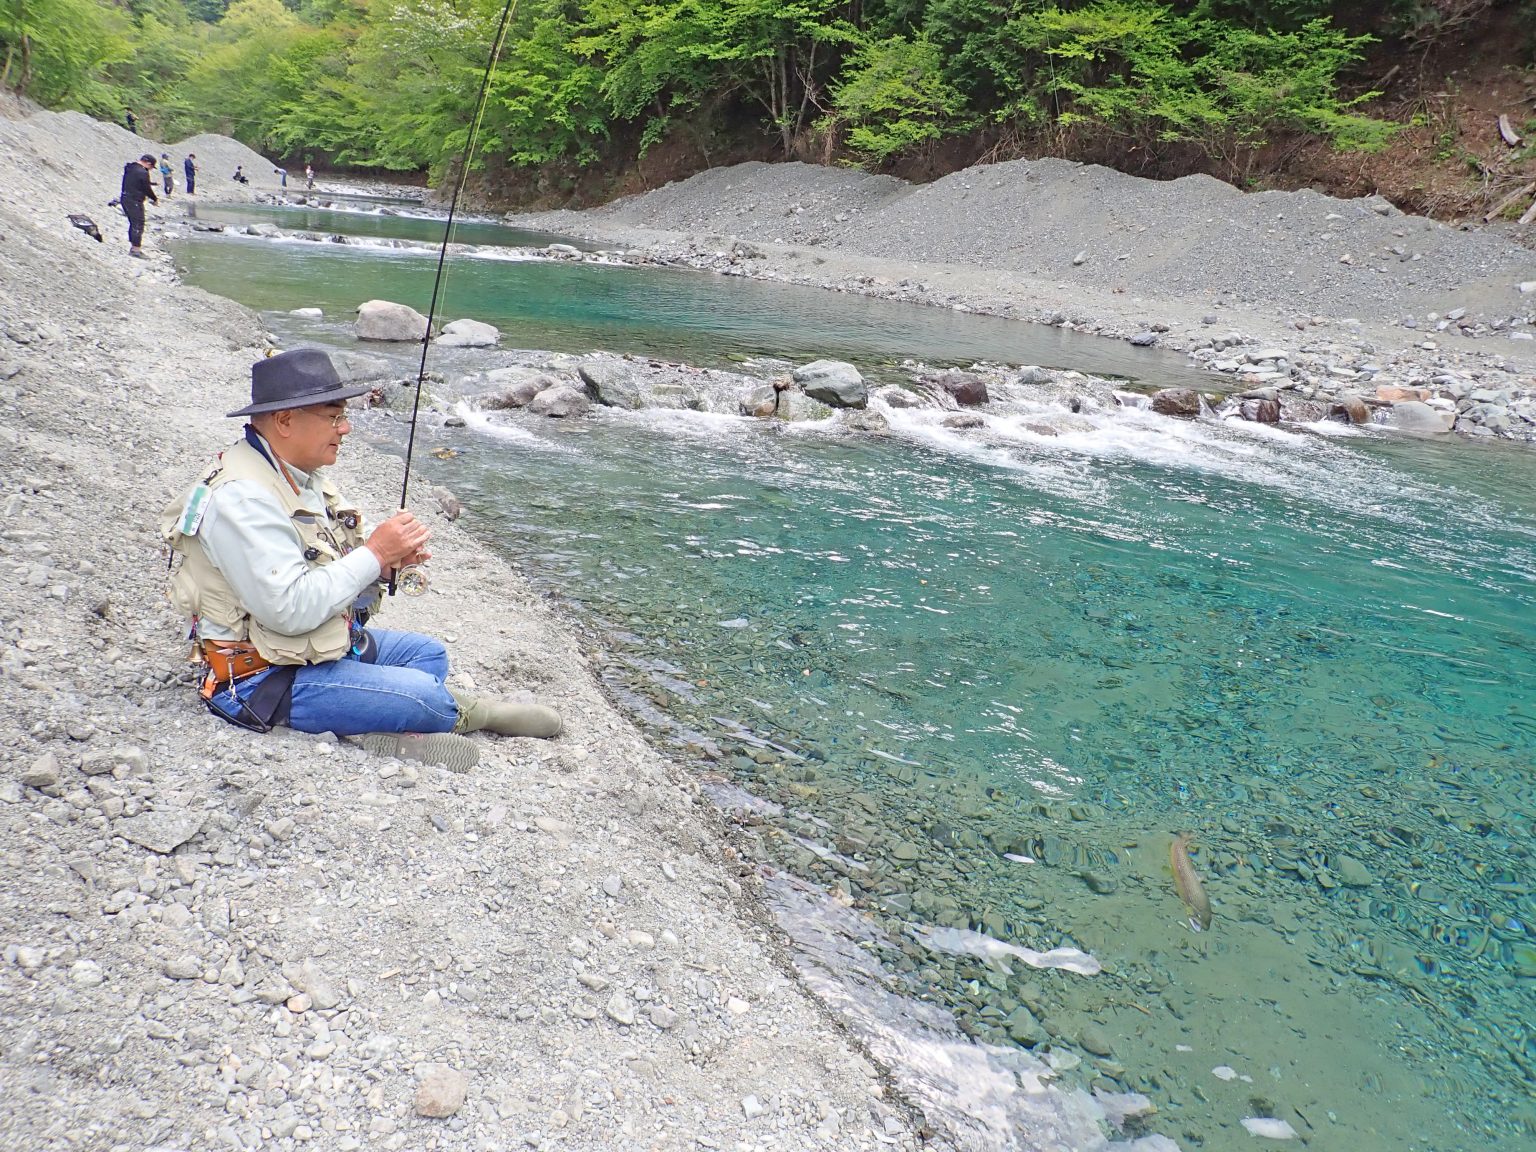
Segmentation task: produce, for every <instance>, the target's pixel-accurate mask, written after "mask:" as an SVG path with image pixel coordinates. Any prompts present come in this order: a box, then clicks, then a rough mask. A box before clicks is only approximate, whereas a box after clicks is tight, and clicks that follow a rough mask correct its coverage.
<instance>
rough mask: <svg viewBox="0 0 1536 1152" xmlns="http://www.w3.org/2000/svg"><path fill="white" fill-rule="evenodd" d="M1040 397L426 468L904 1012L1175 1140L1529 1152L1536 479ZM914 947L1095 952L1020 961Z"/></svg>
mask: <svg viewBox="0 0 1536 1152" xmlns="http://www.w3.org/2000/svg"><path fill="white" fill-rule="evenodd" d="M386 263H387V262H386ZM296 283H298V281H296ZM713 283H714V284H715V285H716V292H717V293H718V294H719V295H721V296H722V297H723V296H725V295H727V294H733V293H735V292H736V290H737V289H738V288H750V287H751V286H749V285H742V284H739V283H737V282H732V281H725V282H721V281H714V282H713ZM299 286H300V287H301V288H307V287H311V286H312V285H311V283H299ZM834 299H836V298H834ZM303 302H306V301H304V300H303V299H290V300H289V301H285V302H283V304H281V305H280V306H285V307H291V306H296V305H297V304H298V303H303ZM631 307H632V308H633V302H631ZM722 307H724V306H723V305H722ZM636 323H637V324H639V323H640V321H636ZM658 339H660V337H658ZM1024 416H1025V414H1021V415H1020V417H1019V418H1018V419H1016V420H1012V421H1010V420H1007V419H1004V420H999V421H996V422H995V424H994V428H995V433H994V434H993V435H992V436H991V437H989V438H988V439H987V440H985V441H978V440H976V439H974V438H966V437H962V436H959V435H957V434H955V433H952V432H950V431H948V430H945V429H942V428H940V427H937V426H936V422H935V418H934V416H933V415H932V414H927V415H925V414H921V413H915V414H914V413H899V414H893V420H894V421H895V428H896V436H895V437H893V439H892V440H890V441H873V440H869V439H860V440H857V441H853V440H844V439H840V438H837V437H835V436H832V435H830V434H828V433H827V432H825V431H823V430H818V429H815V428H805V427H801V428H796V429H792V430H789V431H780V432H773V431H769V430H767V429H765V428H763V427H762V426H760V425H757V424H754V423H750V422H746V421H739V420H734V419H727V418H720V417H703V416H698V415H694V414H683V413H650V414H628V415H618V414H609V413H605V414H602V415H600V416H599V417H598V418H596V419H594V420H591V421H584V422H580V423H576V424H561V423H557V422H549V421H541V420H536V419H533V418H527V417H523V416H521V415H519V414H509V415H498V416H497V417H495V419H494V420H486V419H484V418H474V419H472V426H471V427H470V428H468V429H464V430H449V429H440V428H433V429H427V430H425V432H424V443H423V444H419V445H418V455H417V459H418V460H419V461H422V462H423V463H424V465H425V466H426V467H427V468H428V469H430V470H431V472H432V474H433V479H434V481H436V482H441V483H445V484H447V485H448V486H450V487H452V488H453V489H454V490H455V491H456V492H458V493H459V494H460V496H461V497H463V498H464V499H465V502H466V504H467V505H468V506H469V508H470V513H469V519H467V521H466V523H468V524H470V525H471V526H473V528H474V529H475V530H476V531H477V532H480V533H481V534H482V535H484V536H485V537H486V538H488V539H490V540H492V541H493V542H494V543H495V544H496V546H497V547H499V548H502V549H504V550H505V551H506V552H507V554H508V555H509V556H512V557H514V558H516V559H517V560H518V562H519V563H520V564H521V565H522V566H523V567H524V568H525V570H527V571H529V573H530V574H531V575H532V576H533V578H534V579H535V580H536V581H538V582H539V583H541V585H542V586H543V587H545V588H546V589H548V590H549V591H551V592H552V593H553V594H556V595H558V596H560V597H562V598H563V599H564V600H565V602H566V603H568V604H570V605H571V606H572V607H573V609H574V610H575V611H577V612H578V613H579V614H581V615H582V616H583V618H584V619H585V620H586V621H587V622H588V623H589V624H590V625H591V627H592V629H593V630H594V633H595V634H596V635H597V636H598V637H599V644H600V647H601V648H602V650H603V653H604V654H605V660H604V663H603V668H604V676H605V678H606V680H607V682H608V683H609V685H610V687H611V688H612V690H613V691H614V693H615V695H616V696H617V697H618V698H619V699H620V700H621V701H624V702H625V703H627V704H628V705H629V706H630V707H631V709H632V710H633V711H634V713H635V715H636V716H637V717H638V718H639V719H640V720H641V722H642V723H643V724H645V725H646V726H648V727H649V729H650V730H651V732H652V733H653V736H654V737H655V738H656V739H658V740H660V741H663V742H669V743H671V744H672V745H673V746H674V747H676V748H677V749H678V750H679V751H680V752H682V753H683V754H685V755H691V756H694V757H696V758H697V759H698V760H699V762H700V763H701V766H703V767H704V768H705V769H706V770H707V771H710V772H714V773H718V774H721V775H723V776H724V777H727V778H728V779H730V780H732V781H734V782H736V783H737V784H739V785H741V786H742V787H744V788H746V789H747V790H748V791H749V792H750V793H752V794H753V795H754V796H756V797H758V801H757V802H754V808H753V815H752V817H751V819H750V821H749V823H750V827H749V828H748V829H747V832H746V834H749V835H755V836H757V837H758V839H759V842H760V844H759V850H760V852H761V853H762V854H763V855H765V856H766V857H768V858H770V859H772V860H774V861H776V862H777V863H778V864H779V865H780V866H782V867H784V868H786V869H787V870H789V871H791V872H793V873H795V874H798V875H800V876H803V877H806V878H808V879H810V880H812V881H813V882H814V883H815V884H816V885H817V886H818V887H819V888H820V890H822V891H823V892H826V893H828V894H829V896H828V897H825V898H823V899H824V901H826V900H830V901H831V902H832V903H833V904H835V905H836V906H837V907H838V908H839V909H840V910H841V911H842V912H843V913H845V915H843V916H842V917H841V918H839V917H833V916H827V917H826V918H825V919H826V921H827V923H829V924H831V923H844V922H848V921H851V922H853V923H856V924H862V925H864V926H865V927H866V928H867V930H868V931H867V933H863V934H861V935H860V939H859V941H858V944H857V949H858V950H859V951H861V952H862V953H863V954H865V955H871V956H875V957H878V959H879V960H880V961H881V962H882V964H883V966H884V968H883V970H884V971H885V972H886V973H888V974H889V977H888V980H889V982H890V988H892V989H895V990H898V991H901V992H903V993H905V994H906V995H908V996H917V997H921V998H923V999H926V1000H930V1001H933V1002H934V1003H935V1004H937V1005H941V1006H943V1007H944V1008H945V1009H947V1010H948V1011H949V1012H950V1013H952V1014H953V1015H954V1016H955V1017H956V1018H958V1019H959V1021H960V1022H961V1025H962V1027H963V1028H964V1029H965V1030H966V1031H968V1032H970V1033H971V1034H973V1035H975V1036H977V1037H978V1038H980V1039H982V1040H985V1041H987V1042H989V1043H992V1044H995V1045H998V1046H999V1047H1010V1046H1012V1045H1014V1043H1015V1041H1018V1042H1021V1043H1022V1044H1023V1045H1024V1046H1025V1047H1028V1048H1029V1049H1031V1050H1032V1051H1033V1053H1034V1054H1035V1055H1036V1056H1041V1057H1045V1058H1049V1059H1050V1060H1052V1061H1053V1062H1054V1063H1055V1064H1056V1065H1058V1066H1060V1067H1061V1068H1062V1070H1063V1073H1064V1075H1065V1076H1066V1077H1067V1078H1068V1080H1069V1081H1071V1082H1074V1083H1082V1084H1087V1085H1094V1086H1097V1087H1100V1088H1102V1089H1105V1090H1109V1091H1123V1090H1133V1091H1140V1092H1144V1093H1146V1094H1147V1095H1148V1097H1149V1098H1150V1099H1151V1100H1152V1101H1153V1103H1154V1104H1155V1105H1156V1106H1157V1108H1158V1112H1157V1114H1156V1115H1154V1116H1152V1117H1150V1118H1149V1119H1146V1120H1144V1121H1141V1122H1140V1123H1141V1124H1143V1125H1144V1127H1143V1128H1142V1129H1139V1130H1143V1131H1153V1132H1159V1133H1164V1134H1166V1135H1168V1136H1170V1137H1172V1138H1174V1139H1176V1140H1178V1141H1179V1142H1180V1144H1181V1145H1183V1146H1184V1147H1203V1148H1207V1149H1226V1148H1233V1149H1236V1148H1251V1147H1252V1146H1253V1140H1254V1137H1252V1136H1251V1135H1249V1134H1248V1133H1247V1132H1246V1131H1244V1130H1243V1128H1242V1127H1241V1124H1240V1122H1241V1120H1242V1119H1244V1118H1253V1117H1256V1116H1273V1117H1277V1118H1281V1119H1284V1120H1286V1122H1288V1123H1290V1124H1291V1125H1292V1126H1293V1127H1295V1128H1296V1129H1297V1130H1298V1131H1299V1132H1301V1133H1302V1134H1303V1136H1305V1137H1307V1138H1308V1139H1309V1141H1310V1142H1311V1144H1312V1146H1314V1147H1358V1148H1362V1149H1377V1148H1382V1149H1409V1148H1421V1149H1451V1148H1457V1149H1475V1148H1500V1149H1502V1148H1510V1149H1514V1148H1528V1147H1530V1146H1531V1141H1532V1139H1533V1125H1536V1117H1533V1115H1532V1113H1531V1110H1530V1103H1529V1101H1530V1098H1531V1093H1532V1088H1533V1068H1536V1011H1533V1007H1536V933H1533V931H1532V929H1531V928H1530V927H1529V926H1530V925H1532V924H1536V895H1533V892H1536V887H1533V885H1536V876H1533V866H1532V862H1531V845H1532V843H1533V838H1532V833H1533V831H1536V827H1533V825H1536V772H1533V764H1536V755H1533V754H1536V706H1533V700H1536V695H1533V691H1532V689H1533V680H1536V611H1533V607H1536V605H1533V600H1536V584H1533V579H1532V572H1533V571H1536V567H1533V561H1536V496H1533V493H1536V486H1533V483H1532V482H1533V481H1536V457H1532V455H1531V454H1530V453H1528V452H1526V451H1523V450H1519V449H1510V448H1505V447H1503V446H1498V445H1472V444H1460V443H1457V444H1451V445H1445V446H1441V445H1436V444H1429V443H1425V442H1405V441H1388V440H1382V439H1376V438H1369V437H1358V436H1354V437H1346V438H1325V437H1322V436H1317V435H1311V434H1305V433H1294V432H1287V431H1278V430H1271V429H1264V428H1258V427H1251V426H1248V427H1221V426H1213V425H1210V424H1204V423H1201V424H1193V423H1176V422H1170V421H1165V420H1162V419H1160V418H1157V417H1154V416H1151V415H1149V414H1146V413H1140V412H1124V413H1118V414H1114V415H1100V416H1083V417H1077V418H1074V417H1071V416H1070V415H1068V414H1066V413H1065V412H1060V411H1057V412H1054V413H1051V412H1046V413H1040V412H1032V413H1028V414H1027V416H1028V422H1029V423H1031V424H1034V423H1038V422H1039V421H1040V420H1041V419H1046V420H1048V421H1049V422H1050V423H1052V424H1054V425H1055V426H1056V427H1057V429H1058V431H1059V432H1060V435H1058V436H1055V437H1045V436H1041V435H1038V434H1036V433H1035V432H1032V431H1030V430H1029V428H1028V427H1026V424H1025V419H1024ZM397 432H398V428H397V426H395V425H392V424H390V423H389V422H388V421H387V420H386V419H385V418H383V417H378V418H374V419H372V421H371V422H370V423H367V424H365V425H364V426H363V428H362V429H361V430H360V434H361V435H365V436H369V437H373V438H376V439H378V440H379V441H380V442H382V443H385V444H389V443H392V442H395V438H396V434H397ZM434 447H451V448H453V449H454V450H456V452H457V453H458V454H457V455H456V456H455V457H454V458H452V459H450V460H442V461H438V460H436V459H434V458H433V457H432V456H431V455H430V449H432V448H434ZM1175 832H1188V833H1191V834H1192V835H1193V836H1194V839H1195V842H1196V844H1197V851H1196V852H1195V854H1194V860H1195V865H1196V868H1197V869H1198V871H1199V872H1200V874H1201V875H1202V876H1203V877H1204V882H1205V886H1206V890H1207V892H1208V894H1209V896H1210V898H1211V900H1212V903H1213V906H1214V917H1215V919H1214V923H1213V925H1212V928H1211V930H1210V931H1209V932H1205V933H1198V934H1196V933H1194V932H1192V931H1191V930H1190V929H1189V927H1188V926H1187V924H1186V917H1187V910H1186V909H1185V908H1184V907H1183V905H1182V904H1181V902H1180V900H1179V898H1178V896H1177V895H1176V894H1175V891H1174V887H1173V882H1172V877H1171V874H1170V869H1169V864H1168V845H1169V842H1170V840H1171V837H1172V834H1173V833H1175ZM844 906H846V908H845V907H844ZM913 924H922V925H929V926H945V927H950V928H957V929H958V928H964V929H966V930H974V931H978V932H981V933H985V934H986V935H988V936H991V937H994V938H996V939H999V940H1004V941H1008V942H1010V943H1012V944H1015V945H1018V946H1020V947H1026V948H1032V949H1039V950H1045V949H1049V948H1053V947H1056V946H1059V945H1070V946H1075V947H1078V948H1082V949H1085V950H1087V951H1090V952H1091V953H1092V954H1093V955H1094V956H1096V957H1098V958H1099V959H1100V960H1101V961H1102V962H1103V964H1104V966H1105V971H1104V972H1102V973H1100V974H1099V975H1097V976H1093V977H1079V976H1076V975H1073V974H1070V973H1062V972H1039V971H1034V970H1032V969H1029V968H1026V967H1023V966H1021V965H1018V964H1014V965H1012V968H1013V970H1012V971H1011V972H1008V973H1005V972H1004V970H1003V969H1002V967H1001V966H999V965H998V964H995V963H988V962H986V961H984V960H981V959H979V958H977V957H974V956H965V955H958V956H957V955H953V954H950V953H944V952H936V951H934V950H932V949H930V948H929V947H928V946H926V945H925V944H924V943H922V942H921V941H920V940H919V939H917V938H916V937H914V935H913V934H912V932H911V931H910V930H909V929H910V926H911V925H913ZM853 931H855V929H847V931H846V932H845V933H844V935H845V936H846V935H847V934H848V933H851V932H853ZM832 951H833V952H835V951H836V949H833V950H832ZM843 954H844V955H845V956H846V955H848V954H849V953H847V950H846V949H844V952H843ZM866 982H867V983H869V984H871V985H873V984H875V983H878V979H877V978H875V977H869V976H867V975H866ZM881 987H882V988H883V987H884V985H882V986H881ZM1010 1037H1012V1038H1013V1039H1010ZM906 1051H908V1052H910V1051H911V1049H910V1048H908V1049H906ZM1214 1069H1221V1070H1223V1071H1222V1072H1221V1073H1220V1074H1217V1073H1216V1072H1213V1070H1214ZM1227 1069H1230V1076H1228V1075H1227V1072H1226V1071H1225V1070H1227ZM1245 1078H1246V1079H1245ZM1522 1109H1523V1110H1524V1111H1523V1112H1522ZM1020 1122H1028V1120H1027V1118H1025V1119H1023V1120H1021V1121H1020ZM1031 1131H1033V1129H1031ZM1018 1146H1020V1147H1031V1146H1036V1145H1035V1144H1033V1143H1032V1142H1031V1141H1030V1140H1029V1139H1027V1138H1024V1137H1020V1138H1019V1141H1018Z"/></svg>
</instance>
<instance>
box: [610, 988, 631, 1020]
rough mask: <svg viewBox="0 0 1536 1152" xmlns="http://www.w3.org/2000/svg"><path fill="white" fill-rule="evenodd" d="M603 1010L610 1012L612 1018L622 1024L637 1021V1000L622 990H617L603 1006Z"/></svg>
mask: <svg viewBox="0 0 1536 1152" xmlns="http://www.w3.org/2000/svg"><path fill="white" fill-rule="evenodd" d="M603 1011H604V1012H606V1013H608V1018H609V1019H610V1020H614V1021H617V1022H618V1023H620V1024H625V1025H629V1024H633V1023H634V1022H635V1002H634V1001H633V1000H631V999H630V998H629V997H628V996H625V995H624V993H622V992H615V993H614V994H613V995H612V996H611V997H610V998H609V1000H608V1003H607V1004H605V1005H604V1006H603Z"/></svg>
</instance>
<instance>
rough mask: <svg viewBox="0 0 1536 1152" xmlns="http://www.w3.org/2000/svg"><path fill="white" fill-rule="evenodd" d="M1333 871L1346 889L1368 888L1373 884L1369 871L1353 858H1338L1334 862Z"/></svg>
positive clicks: (1373, 880)
mask: <svg viewBox="0 0 1536 1152" xmlns="http://www.w3.org/2000/svg"><path fill="white" fill-rule="evenodd" d="M1333 870H1334V871H1335V872H1337V873H1338V876H1339V883H1341V884H1343V885H1344V887H1346V888H1369V887H1370V886H1371V885H1372V884H1373V883H1375V879H1374V878H1373V877H1372V876H1371V871H1370V869H1369V868H1367V867H1366V866H1365V865H1364V864H1362V863H1361V862H1360V861H1358V860H1356V859H1355V858H1354V857H1353V856H1340V857H1339V858H1338V859H1337V860H1335V861H1334V865H1333Z"/></svg>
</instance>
